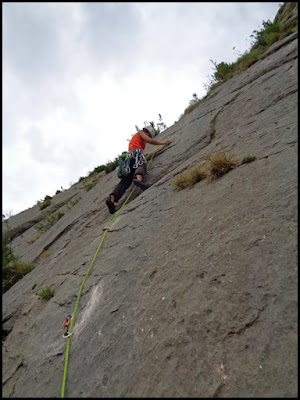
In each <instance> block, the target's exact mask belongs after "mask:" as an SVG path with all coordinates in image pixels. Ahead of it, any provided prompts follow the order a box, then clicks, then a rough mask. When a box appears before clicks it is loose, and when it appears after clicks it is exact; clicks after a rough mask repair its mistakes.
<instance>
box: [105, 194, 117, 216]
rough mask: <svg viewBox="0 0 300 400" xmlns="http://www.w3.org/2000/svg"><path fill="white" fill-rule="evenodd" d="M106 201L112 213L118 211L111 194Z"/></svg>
mask: <svg viewBox="0 0 300 400" xmlns="http://www.w3.org/2000/svg"><path fill="white" fill-rule="evenodd" d="M105 203H106V205H107V207H108V209H109V212H110V213H111V214H114V213H115V212H116V207H115V205H114V203H113V202H112V201H111V199H110V196H109V197H108V198H107V200H106V202H105Z"/></svg>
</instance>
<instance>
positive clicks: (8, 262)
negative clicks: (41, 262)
mask: <svg viewBox="0 0 300 400" xmlns="http://www.w3.org/2000/svg"><path fill="white" fill-rule="evenodd" d="M34 268H35V265H33V264H26V263H24V262H22V261H20V259H19V257H18V256H16V255H15V254H14V253H13V251H12V249H11V247H10V246H8V245H7V244H6V243H5V242H4V241H2V293H4V292H6V291H7V290H8V289H10V288H11V287H12V286H13V285H14V284H15V283H17V282H18V281H19V280H20V279H22V278H23V277H24V276H25V275H27V274H28V273H29V272H31V271H32V270H33V269H34Z"/></svg>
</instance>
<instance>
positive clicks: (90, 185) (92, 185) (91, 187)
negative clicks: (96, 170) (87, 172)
mask: <svg viewBox="0 0 300 400" xmlns="http://www.w3.org/2000/svg"><path fill="white" fill-rule="evenodd" d="M96 184H97V182H93V183H88V184H87V185H85V191H86V192H89V191H90V190H91V189H93V187H94V186H95V185H96Z"/></svg>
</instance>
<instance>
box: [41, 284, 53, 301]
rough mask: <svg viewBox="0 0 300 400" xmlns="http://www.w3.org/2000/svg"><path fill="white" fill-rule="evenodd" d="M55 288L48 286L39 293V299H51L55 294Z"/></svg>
mask: <svg viewBox="0 0 300 400" xmlns="http://www.w3.org/2000/svg"><path fill="white" fill-rule="evenodd" d="M54 293H55V289H52V288H51V287H50V286H47V287H46V289H42V290H41V291H40V292H38V293H37V295H38V298H39V300H50V299H51V297H53V296H54Z"/></svg>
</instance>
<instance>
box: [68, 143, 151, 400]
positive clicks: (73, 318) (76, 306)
mask: <svg viewBox="0 0 300 400" xmlns="http://www.w3.org/2000/svg"><path fill="white" fill-rule="evenodd" d="M158 148H159V146H157V147H156V149H155V150H154V152H153V154H152V156H151V158H150V160H149V162H148V164H147V168H148V167H149V165H150V163H151V161H152V159H153V157H154V154H155V153H156V151H157V149H158ZM135 188H136V186H134V188H133V189H132V190H131V192H130V193H129V195H128V197H127V199H126V200H125V201H124V203H123V205H122V207H121V208H120V210H119V211H118V212H117V213H116V215H115V216H114V218H113V219H112V220H111V221H110V223H109V225H108V226H107V228H105V232H104V234H103V236H102V239H101V242H100V244H99V246H98V249H97V251H96V253H95V255H94V258H93V260H92V262H91V265H90V266H89V269H88V270H87V273H86V274H85V277H84V279H83V281H82V284H81V287H80V290H79V293H78V297H77V301H76V305H75V309H74V313H73V317H72V320H71V325H70V329H69V333H71V331H72V326H73V323H74V320H75V315H76V312H77V308H78V304H79V299H80V296H81V292H82V289H83V286H84V283H85V281H86V279H87V277H88V275H89V273H90V271H91V269H92V266H93V264H94V261H95V259H96V257H97V254H98V253H99V250H100V248H101V246H102V243H103V241H104V238H105V236H106V234H107V232H108V229H109V227H110V226H111V224H112V223H113V222H114V220H115V219H116V218H117V216H118V215H119V214H120V212H121V211H122V209H123V207H124V206H125V204H126V203H127V202H128V200H129V199H130V197H131V195H132V193H133V192H134V190H135ZM69 349H70V336H69V337H68V342H67V350H66V358H65V368H64V377H63V383H62V388H61V397H64V395H65V387H66V379H67V368H68V359H69Z"/></svg>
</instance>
